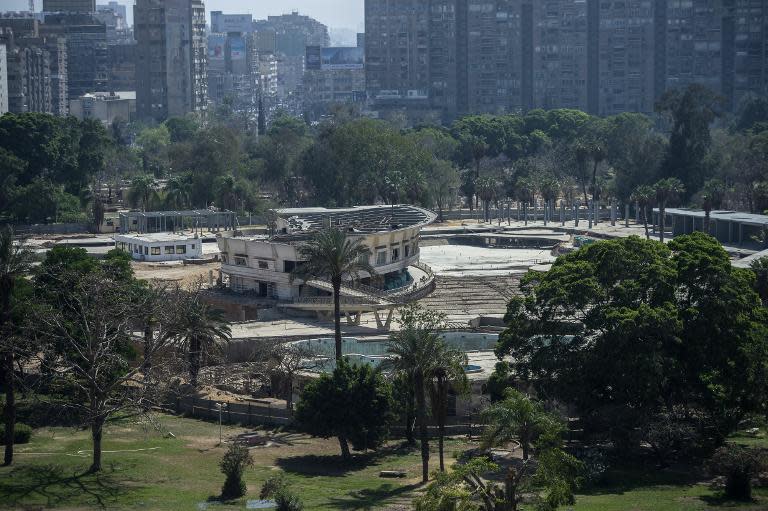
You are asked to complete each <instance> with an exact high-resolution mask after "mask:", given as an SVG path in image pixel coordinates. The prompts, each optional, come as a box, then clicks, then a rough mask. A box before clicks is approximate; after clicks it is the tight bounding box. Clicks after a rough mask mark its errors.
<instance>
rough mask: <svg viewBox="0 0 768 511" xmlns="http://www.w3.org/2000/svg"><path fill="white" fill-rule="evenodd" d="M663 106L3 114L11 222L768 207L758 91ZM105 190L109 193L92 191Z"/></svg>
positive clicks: (767, 152) (764, 126)
mask: <svg viewBox="0 0 768 511" xmlns="http://www.w3.org/2000/svg"><path fill="white" fill-rule="evenodd" d="M656 110H657V112H656V115H655V117H653V118H651V117H649V116H646V115H644V114H635V113H623V114H619V115H615V116H611V117H594V116H591V115H588V114H586V113H584V112H581V111H578V110H568V109H557V110H547V111H545V110H532V111H529V112H527V113H525V114H509V115H470V116H466V117H463V118H460V119H458V120H456V121H455V122H454V123H453V124H452V125H450V126H436V125H420V126H415V127H413V128H407V129H406V128H402V129H401V128H398V127H396V126H394V125H393V124H390V123H389V122H387V121H382V120H374V119H369V118H364V117H361V116H360V115H359V113H356V112H354V111H351V110H349V111H348V110H341V109H340V110H338V111H335V112H334V113H333V114H332V115H330V116H329V117H328V118H327V119H325V120H323V121H322V122H319V123H313V124H312V125H308V124H306V123H305V122H304V121H303V120H302V119H299V118H295V117H290V116H288V115H286V114H284V113H281V112H277V113H276V114H275V115H274V116H273V117H272V119H271V122H270V124H269V125H268V126H265V127H264V130H263V133H262V134H259V130H258V129H256V126H251V125H250V123H244V122H243V120H242V119H240V118H238V117H237V116H236V115H235V114H232V113H231V112H230V113H229V114H227V113H226V112H223V111H216V112H213V113H212V114H211V115H210V116H209V117H208V118H206V119H203V118H201V117H199V116H196V115H190V116H187V117H183V118H171V119H168V120H167V121H165V122H164V123H162V124H157V125H141V124H138V123H127V122H125V121H122V120H119V119H118V120H116V121H115V122H114V123H113V124H112V125H111V126H110V128H109V129H105V128H104V127H103V126H102V125H101V124H100V123H98V122H95V121H77V120H76V119H74V118H56V117H52V116H49V115H44V114H6V115H5V116H3V117H2V118H0V164H1V165H0V169H2V174H1V175H0V179H1V180H2V181H1V182H2V184H3V186H2V189H1V190H0V194H1V195H0V199H2V200H0V219H2V220H5V221H11V222H56V221H65V220H81V221H82V220H87V219H91V220H98V218H99V217H100V216H101V213H100V209H99V207H98V205H96V204H95V201H97V200H99V201H102V202H106V203H113V202H115V201H116V200H117V199H118V198H119V199H121V200H122V201H123V203H124V204H125V205H126V206H130V207H134V208H140V209H182V208H202V207H206V206H210V205H215V206H217V207H222V208H226V209H231V210H235V211H238V212H240V213H244V212H257V211H260V210H263V208H264V207H265V206H267V205H268V204H277V205H285V206H296V205H324V206H349V205H353V204H363V203H375V202H381V203H392V202H408V203H414V204H420V205H423V206H426V207H431V208H434V209H435V210H437V211H438V212H439V213H441V214H442V212H443V211H444V210H445V209H448V208H451V207H453V206H454V205H455V204H456V203H457V199H458V198H463V203H464V205H465V206H468V207H470V208H482V209H484V210H485V211H486V212H487V210H488V209H489V208H491V207H495V206H498V205H499V204H500V203H501V202H503V201H504V202H507V201H517V202H519V203H522V204H531V203H532V202H534V201H548V202H553V201H558V200H564V201H566V202H567V203H574V202H576V201H578V202H580V203H581V204H585V203H587V202H589V201H591V200H599V201H601V202H602V203H603V204H606V203H608V202H611V201H614V202H616V203H620V204H631V205H633V206H635V205H637V203H638V201H637V200H636V199H637V198H638V196H635V197H633V194H635V193H636V192H637V191H638V188H640V187H643V186H651V185H654V184H655V183H657V182H659V181H660V180H664V179H677V180H678V181H679V183H681V186H680V190H681V193H680V194H679V195H678V196H676V197H675V198H674V199H673V200H672V201H671V202H672V203H677V202H683V203H687V204H691V205H694V206H700V207H710V206H712V207H714V208H718V207H728V208H731V209H739V210H747V211H753V212H762V211H763V210H765V209H767V208H768V163H766V162H768V99H766V98H758V97H752V98H748V99H747V100H745V102H744V104H743V106H742V108H741V109H740V110H739V112H738V113H737V114H736V115H735V116H731V115H730V114H728V115H727V114H726V113H725V112H724V110H723V109H722V105H721V100H720V98H719V97H718V96H716V95H715V94H714V93H712V92H711V91H709V90H708V89H706V88H704V87H701V86H698V85H692V86H690V87H688V88H686V89H679V90H674V91H670V92H668V93H667V94H666V95H664V96H663V97H662V98H660V100H659V101H658V103H657V105H656ZM105 188H106V190H107V192H106V197H105V196H104V195H105V194H104V193H100V194H94V191H96V190H104V189H105ZM123 192H124V193H123ZM118 195H119V197H118ZM641 195H642V194H641ZM649 205H650V206H656V205H658V201H657V199H656V197H655V195H654V197H653V201H652V204H649ZM486 216H487V213H486Z"/></svg>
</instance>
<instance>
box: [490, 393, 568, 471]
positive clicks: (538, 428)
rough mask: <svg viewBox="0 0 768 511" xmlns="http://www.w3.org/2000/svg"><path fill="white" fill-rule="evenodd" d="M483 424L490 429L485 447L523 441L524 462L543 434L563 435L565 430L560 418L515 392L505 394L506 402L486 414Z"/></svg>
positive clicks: (503, 401) (504, 400) (492, 406)
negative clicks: (560, 432) (562, 432)
mask: <svg viewBox="0 0 768 511" xmlns="http://www.w3.org/2000/svg"><path fill="white" fill-rule="evenodd" d="M483 420H484V421H485V422H486V423H487V424H488V425H489V426H488V427H487V428H486V430H485V432H484V433H483V445H484V446H485V447H497V446H504V445H506V444H508V443H509V442H511V441H513V440H519V442H520V447H521V448H522V450H523V459H524V460H527V459H528V456H529V455H530V451H531V445H533V444H534V443H536V441H538V439H539V437H540V436H541V435H542V434H552V433H553V432H555V433H557V434H559V431H560V430H561V429H562V425H561V424H560V423H559V421H558V420H557V418H556V417H554V416H553V415H551V414H549V413H547V412H546V411H545V410H544V407H543V406H542V405H541V403H539V402H538V401H534V400H533V399H531V398H530V397H528V396H526V395H525V394H523V393H522V392H519V391H517V390H515V389H511V388H509V389H506V390H505V391H504V399H502V400H501V401H498V402H496V403H495V404H493V405H491V407H490V408H488V409H487V410H485V411H484V412H483Z"/></svg>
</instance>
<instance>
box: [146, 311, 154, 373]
mask: <svg viewBox="0 0 768 511" xmlns="http://www.w3.org/2000/svg"><path fill="white" fill-rule="evenodd" d="M153 342H154V338H153V335H152V324H151V323H150V322H147V324H146V325H145V326H144V381H145V382H147V383H148V382H150V380H151V378H150V373H151V372H152V343H153Z"/></svg>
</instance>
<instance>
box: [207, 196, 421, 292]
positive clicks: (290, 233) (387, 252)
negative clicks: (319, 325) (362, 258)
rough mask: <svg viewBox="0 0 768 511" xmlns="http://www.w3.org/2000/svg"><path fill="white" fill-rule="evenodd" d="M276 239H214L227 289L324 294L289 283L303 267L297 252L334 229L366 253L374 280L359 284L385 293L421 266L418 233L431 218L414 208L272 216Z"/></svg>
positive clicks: (308, 285)
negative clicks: (323, 231)
mask: <svg viewBox="0 0 768 511" xmlns="http://www.w3.org/2000/svg"><path fill="white" fill-rule="evenodd" d="M275 213H276V223H275V234H274V235H272V236H268V235H248V234H247V233H241V232H237V233H236V232H232V233H224V234H223V235H222V236H220V237H218V238H217V242H218V244H219V249H220V251H221V258H222V265H221V271H222V274H223V276H224V277H225V279H226V281H228V285H229V287H230V288H231V289H232V290H233V291H236V292H250V293H255V294H257V295H259V296H263V297H271V298H276V299H279V300H293V299H296V298H300V297H305V296H312V295H317V294H327V290H324V286H323V284H322V283H320V284H319V285H317V286H313V283H307V282H305V281H303V280H301V279H294V278H292V272H293V270H295V269H296V267H297V266H298V265H300V264H301V261H302V257H301V253H300V250H299V248H300V247H301V246H302V243H305V242H306V241H307V240H309V239H311V236H312V234H313V233H314V232H316V231H317V230H318V229H322V228H323V227H324V226H329V225H333V226H336V227H338V228H340V229H344V230H347V231H348V237H349V238H351V239H356V240H360V242H361V243H362V244H363V245H365V246H366V247H368V248H369V249H370V256H369V260H368V262H369V263H370V264H371V266H372V267H373V268H374V270H375V273H376V275H373V276H370V275H368V276H363V277H364V278H363V279H362V281H363V282H367V283H369V284H374V282H373V281H372V279H371V277H377V278H376V280H377V285H379V286H381V287H382V288H383V289H391V288H393V287H400V286H403V285H406V284H407V283H408V277H407V270H408V268H409V266H412V265H415V264H417V263H418V262H419V233H420V231H421V228H422V227H423V226H424V225H427V224H429V223H430V222H432V221H434V219H435V215H434V214H433V213H431V212H429V211H427V210H424V209H421V208H418V207H416V206H407V205H398V206H359V207H354V208H341V209H326V208H297V209H282V210H276V211H275Z"/></svg>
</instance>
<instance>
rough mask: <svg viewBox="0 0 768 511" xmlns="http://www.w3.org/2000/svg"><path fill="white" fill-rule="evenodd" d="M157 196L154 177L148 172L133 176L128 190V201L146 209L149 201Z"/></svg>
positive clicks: (143, 209)
mask: <svg viewBox="0 0 768 511" xmlns="http://www.w3.org/2000/svg"><path fill="white" fill-rule="evenodd" d="M156 197H157V189H156V187H155V178H153V177H152V176H150V175H149V174H143V175H141V176H137V177H135V178H133V181H131V189H130V190H129V192H128V201H129V202H130V203H131V204H132V205H133V206H135V207H138V206H141V209H142V211H146V210H147V208H148V207H149V205H150V202H151V201H152V200H153V199H155V198H156Z"/></svg>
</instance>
